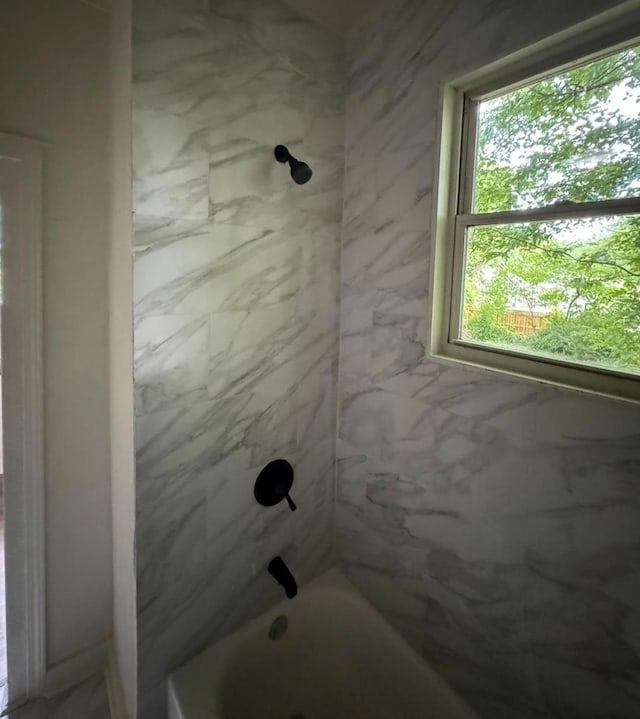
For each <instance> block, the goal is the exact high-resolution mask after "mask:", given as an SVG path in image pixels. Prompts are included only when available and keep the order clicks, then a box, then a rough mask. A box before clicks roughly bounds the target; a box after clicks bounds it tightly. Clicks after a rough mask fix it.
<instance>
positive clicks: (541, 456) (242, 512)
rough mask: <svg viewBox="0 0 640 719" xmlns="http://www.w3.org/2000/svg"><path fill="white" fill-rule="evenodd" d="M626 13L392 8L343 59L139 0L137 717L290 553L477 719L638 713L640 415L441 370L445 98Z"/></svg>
mask: <svg viewBox="0 0 640 719" xmlns="http://www.w3.org/2000/svg"><path fill="white" fill-rule="evenodd" d="M614 4H615V3H612V2H608V1H606V0H599V1H597V2H596V1H595V0H584V1H583V2H581V3H576V2H573V1H571V0H554V1H553V2H551V0H539V1H538V2H535V3H522V4H518V6H517V7H516V4H515V3H513V2H512V1H511V0H457V1H454V2H450V1H447V2H445V1H444V0H431V1H430V2H422V1H420V0H383V2H382V3H381V4H380V5H381V6H380V8H379V9H377V10H376V9H375V8H373V7H372V12H371V13H370V16H369V18H368V19H367V21H366V22H363V23H361V24H360V25H359V26H358V27H357V28H356V29H355V32H354V33H352V35H351V37H350V38H349V40H348V43H347V49H348V59H347V61H345V60H344V59H343V55H342V50H341V45H340V44H339V43H338V42H337V41H334V40H332V39H330V38H329V37H328V36H327V35H326V34H325V32H324V31H322V30H321V29H319V28H318V27H317V26H316V25H314V24H313V23H311V22H309V21H308V20H305V19H303V18H301V17H300V16H298V15H296V14H295V13H293V12H292V11H291V10H289V9H288V8H287V7H286V6H285V5H283V4H281V3H280V2H278V1H276V0H252V1H248V0H235V1H231V0H230V1H229V2H218V1H216V0H214V1H213V2H211V3H207V2H202V0H134V37H133V62H134V79H133V93H134V108H133V113H134V126H135V137H134V175H135V211H136V237H135V242H136V246H135V255H136V257H135V269H134V273H135V274H134V285H135V288H134V289H135V298H136V305H135V338H136V367H135V373H136V383H135V384H136V403H137V414H138V418H137V432H136V444H137V449H138V457H137V480H136V485H137V573H138V577H137V581H138V602H139V607H138V611H139V616H138V635H139V636H138V641H139V662H140V668H139V675H140V676H139V679H140V719H151V718H153V719H158V718H161V717H163V716H164V712H165V711H166V709H165V706H164V696H165V679H166V675H167V673H168V672H169V671H171V670H173V669H174V668H175V667H177V666H178V665H180V664H181V663H182V662H183V661H185V660H186V659H187V658H189V657H190V656H192V655H194V654H195V653H196V652H197V651H198V650H199V649H200V648H201V647H202V646H203V645H204V644H206V643H208V642H209V641H211V640H214V639H216V638H219V637H221V636H222V635H224V634H227V633H228V632H230V631H231V630H233V629H234V628H235V627H236V626H238V625H239V624H241V623H242V622H243V621H244V620H245V619H246V618H248V617H249V616H252V615H256V614H259V613H260V612H261V611H262V610H263V609H264V608H265V607H266V606H267V605H271V604H274V603H275V602H276V601H277V600H278V599H279V598H280V597H281V593H280V590H279V588H278V587H277V585H276V584H275V582H274V581H273V580H272V579H271V577H269V576H268V573H267V571H266V565H267V563H268V560H269V559H270V558H271V557H272V556H274V555H275V554H278V553H281V554H282V555H283V557H284V559H285V561H286V562H287V564H288V565H289V566H290V567H291V569H292V570H293V572H294V574H295V575H296V577H297V579H299V580H301V582H304V581H305V580H307V579H309V578H310V577H312V576H314V575H315V574H317V573H319V572H320V571H321V570H322V569H324V568H325V567H326V566H328V565H331V564H336V563H338V564H339V565H340V567H341V568H342V569H343V570H344V571H345V572H346V574H347V575H348V576H349V578H350V579H351V580H352V581H353V582H354V583H355V584H356V585H357V586H358V587H359V588H360V590H361V591H362V592H363V593H364V595H365V596H366V597H367V598H368V599H369V600H371V601H372V602H373V603H374V604H375V605H377V606H378V608H379V609H380V610H381V611H382V613H383V614H385V615H386V617H387V618H388V619H389V620H390V621H391V622H392V623H393V624H395V626H396V627H397V628H398V629H399V630H400V631H401V632H402V633H403V634H404V635H405V636H406V637H407V639H408V640H409V641H410V642H411V643H412V644H413V645H414V646H415V647H416V648H417V649H418V650H419V651H420V652H422V653H423V654H424V655H425V656H426V657H427V658H428V660H429V661H430V663H431V664H432V665H434V666H435V667H436V668H437V669H438V670H439V671H440V672H441V673H442V674H443V676H444V677H445V678H446V679H447V680H448V681H449V682H450V683H452V684H453V685H454V686H455V687H456V688H457V690H458V691H460V693H461V694H462V695H463V697H464V698H465V699H466V700H467V701H468V702H469V703H470V704H471V705H472V706H473V707H474V708H475V709H476V710H477V712H478V714H479V715H480V716H481V717H482V718H483V719H485V718H487V719H488V718H489V717H491V719H506V718H507V717H508V719H534V718H536V719H542V718H543V717H544V718H545V719H546V718H549V717H551V718H552V719H605V718H606V719H632V718H636V717H638V716H640V689H639V688H638V677H640V660H639V657H638V655H639V653H640V639H639V638H638V637H639V636H640V431H639V430H638V427H640V410H638V408H637V407H632V406H625V405H623V404H616V403H614V402H607V401H606V400H597V399H588V398H586V397H584V396H580V395H578V394H574V393H569V392H564V391H560V390H554V389H552V388H549V387H544V386H542V385H534V384H528V383H524V382H515V381H509V380H508V379H503V378H500V377H499V376H497V375H495V374H486V373H481V372H477V371H466V370H464V369H461V368H455V367H451V366H446V365H442V364H437V363H434V362H433V361H431V360H429V359H428V357H427V355H426V347H427V338H428V332H429V326H428V325H429V322H428V312H427V303H428V287H429V279H428V278H429V255H430V250H431V247H430V245H431V238H430V232H429V230H430V226H431V206H432V189H433V165H434V147H435V142H436V114H437V109H438V93H439V87H440V84H441V82H442V81H443V80H444V79H447V78H450V77H452V76H455V74H456V73H458V72H461V71H463V70H465V69H468V68H469V67H474V66H480V65H483V64H485V63H487V62H488V61H490V60H492V59H495V58H496V57H497V56H499V55H501V54H504V53H507V52H510V51H513V50H516V49H518V48H521V47H524V46H526V45H528V44H530V43H532V42H535V41H537V40H539V39H541V38H543V37H545V36H547V35H549V34H551V33H553V32H555V31H558V30H561V29H563V28H566V27H568V26H570V25H571V24H573V23H575V22H579V21H580V20H582V19H584V18H586V17H588V16H589V15H591V14H593V13H596V12H600V11H603V10H605V9H608V8H610V7H611V6H613V5H614ZM347 79H348V87H345V85H344V84H343V83H344V82H346V80H347ZM345 94H346V151H345V147H344V146H343V138H344V137H345V134H344V133H345V127H344V122H345V112H344V109H345V106H344V103H345ZM278 143H284V144H286V145H288V146H289V148H290V149H291V152H292V153H293V154H294V155H295V156H297V157H300V158H302V159H304V160H305V161H307V162H308V163H309V164H310V166H311V168H312V169H313V172H314V176H313V178H312V180H311V181H310V182H309V183H308V184H307V185H305V186H303V187H298V186H296V185H295V184H294V183H293V182H292V180H291V178H290V176H289V172H288V168H286V167H284V166H282V165H279V164H278V163H277V162H276V161H275V160H274V158H273V155H272V150H273V147H274V146H275V145H276V144H278ZM345 157H346V174H345V175H344V188H343V184H342V183H343V162H344V161H345ZM343 197H344V208H343ZM341 222H342V229H340V225H341ZM341 233H342V234H341ZM340 237H342V247H341V246H340ZM340 267H341V269H339V268H340ZM338 318H340V332H341V335H340V338H339V340H340V391H339V395H338V396H336V393H337V391H336V373H337V355H338ZM336 403H337V406H338V421H339V426H338V447H337V457H338V477H337V497H336V502H335V507H334V497H333V479H334V477H333V462H334V459H335V457H336V448H335V447H334V437H335V433H336V426H335V419H334V418H335V407H336ZM279 456H283V457H286V458H287V459H289V460H290V461H291V462H292V464H293V465H294V466H295V468H296V482H295V484H294V487H293V498H294V500H295V501H296V503H297V504H298V507H299V509H298V511H297V512H296V513H294V514H291V513H290V512H289V511H288V509H286V507H284V506H280V507H278V508H273V509H264V508H261V507H259V506H258V505H257V504H255V503H254V501H253V497H252V487H253V481H254V479H255V477H256V476H257V474H258V471H259V470H260V468H261V467H262V466H263V465H264V464H266V463H267V462H268V461H269V460H271V459H275V458H276V457H279ZM334 509H335V516H334ZM334 530H335V531H336V539H337V541H336V543H335V547H334V542H333V539H334V537H333V531H334Z"/></svg>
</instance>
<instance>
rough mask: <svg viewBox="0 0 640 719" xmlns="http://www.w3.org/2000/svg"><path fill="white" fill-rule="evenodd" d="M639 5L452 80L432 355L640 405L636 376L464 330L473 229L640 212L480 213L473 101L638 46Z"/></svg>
mask: <svg viewBox="0 0 640 719" xmlns="http://www.w3.org/2000/svg"><path fill="white" fill-rule="evenodd" d="M639 11H640V0H630V1H629V2H626V3H622V4H621V5H620V6H618V7H616V8H614V9H612V10H610V11H607V12H605V13H602V14H600V15H598V16H596V17H594V18H590V19H589V20H588V21H586V22H583V23H581V24H579V25H576V26H574V27H572V28H569V29H567V30H564V31H562V32H560V33H556V34H555V35H554V36H552V37H550V38H547V39H545V40H543V41H542V42H539V43H536V44H535V45H533V46H530V47H528V48H524V49H523V50H519V51H518V52H516V53H512V54H511V55H509V56H507V57H503V58H501V59H499V60H496V61H495V62H492V63H490V64H489V65H486V66H485V67H484V68H480V69H474V70H472V71H470V72H467V73H466V74H464V75H462V76H459V77H458V78H457V79H455V80H453V81H451V82H448V83H446V84H445V85H444V86H443V88H442V94H441V102H440V111H439V118H438V126H439V129H438V132H439V135H438V143H437V157H436V171H435V176H436V178H437V185H436V192H435V193H434V212H433V216H434V217H433V238H434V242H433V248H432V263H431V264H432V276H431V280H432V288H433V291H432V292H431V300H430V303H431V307H430V310H431V320H432V322H431V327H432V330H431V341H430V347H429V356H430V357H431V359H434V360H436V361H443V362H446V363H447V364H451V363H459V364H464V365H466V366H467V367H469V368H475V369H484V370H488V371H490V372H492V373H501V374H506V375H510V376H511V377H518V378H522V379H530V380H532V381H534V382H539V383H540V382H543V383H550V384H554V385H557V386H560V387H564V388H569V389H575V390H579V391H584V392H589V393H595V394H598V395H602V396H606V397H611V398H614V399H622V400H625V401H629V400H631V401H640V379H639V378H638V377H636V376H635V375H632V374H627V373H624V372H617V371H615V370H608V369H606V368H598V367H592V366H590V365H580V364H578V363H574V362H571V361H563V360H559V359H555V358H545V357H541V356H537V355H534V354H526V355H525V354H523V353H521V352H517V351H513V350H511V349H506V348H504V349H503V348H498V347H491V346H488V345H474V344H473V343H469V342H463V341H461V340H460V339H459V338H458V337H459V332H458V331H457V330H459V327H458V324H459V322H460V320H461V314H462V313H461V309H462V308H461V302H462V287H463V269H464V254H465V241H464V240H465V229H466V227H471V226H477V225H495V224H506V223H514V222H524V221H544V220H555V219H569V218H576V217H587V216H602V215H607V214H615V215H621V214H632V213H638V212H640V198H638V197H632V198H622V199H614V200H603V201H599V202H589V203H567V204H564V203H558V204H555V205H551V206H549V207H539V208H532V209H530V210H517V211H509V212H494V213H482V214H480V213H471V189H470V188H471V185H472V183H471V182H470V181H469V174H470V173H469V172H468V167H469V165H473V164H475V163H474V162H473V161H472V160H471V159H470V152H471V151H472V149H473V137H472V136H473V128H471V127H470V126H471V125H472V124H473V117H474V105H476V103H475V100H474V99H471V100H470V98H478V97H485V96H491V94H492V93H493V94H496V95H497V94H501V93H502V92H505V91H508V90H510V89H512V88H515V87H518V86H522V85H524V84H529V83H530V82H532V81H533V80H534V79H536V78H537V77H544V76H549V75H550V74H551V73H555V72H559V71H562V70H563V69H565V68H567V67H574V66H577V65H579V64H582V63H584V62H585V61H586V60H591V59H594V58H597V57H601V56H605V55H608V54H610V53H612V52H614V51H615V50H616V49H619V48H622V47H626V46H629V45H630V44H631V43H632V42H637V40H635V38H637V37H638V35H639V32H640V12H639ZM631 38H634V40H633V41H632V40H631ZM463 119H464V120H465V122H463ZM470 121H471V122H470ZM465 170H466V171H465Z"/></svg>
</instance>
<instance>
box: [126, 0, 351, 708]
mask: <svg viewBox="0 0 640 719" xmlns="http://www.w3.org/2000/svg"><path fill="white" fill-rule="evenodd" d="M133 66H134V78H133V103H134V107H133V122H134V147H133V152H134V194H135V198H134V209H135V227H136V232H135V267H134V295H135V352H136V358H135V392H136V397H135V399H136V412H137V426H136V447H137V467H136V474H137V479H136V486H137V528H136V529H137V531H136V544H137V577H138V602H139V607H138V613H139V616H138V633H139V636H138V642H139V643H138V653H139V687H140V719H151V718H152V719H159V718H161V717H162V716H164V714H165V712H166V708H165V705H164V695H165V680H166V675H167V673H168V672H169V671H171V670H173V669H174V668H176V667H177V666H179V665H180V664H182V663H183V662H184V661H185V660H186V659H187V658H188V657H190V656H191V655H193V654H194V653H196V652H197V651H198V650H199V649H200V648H201V647H202V646H203V645H205V644H206V643H208V642H209V641H211V640H213V639H215V638H217V637H220V636H221V635H222V634H224V633H226V632H228V631H230V630H232V629H233V628H234V627H235V626H237V625H238V624H239V623H240V622H242V621H243V620H244V619H246V618H247V617H248V616H250V615H253V614H257V613H259V612H260V611H262V610H263V609H264V608H265V605H267V604H269V603H271V602H274V601H276V600H278V599H279V598H280V596H281V591H280V589H279V588H278V587H277V585H275V583H274V582H273V580H272V579H271V577H269V576H268V575H267V572H266V565H267V563H268V561H269V560H270V559H271V558H272V557H273V556H274V555H276V554H282V556H283V557H284V558H285V560H286V561H287V562H288V564H289V566H290V567H291V569H292V571H293V573H294V574H295V575H296V577H297V578H298V579H299V581H304V580H305V579H308V578H311V577H312V576H313V575H315V574H316V573H318V572H319V571H321V570H322V569H323V568H324V567H325V566H327V565H329V564H330V563H331V562H332V551H333V525H332V511H333V484H334V464H335V434H336V429H335V405H336V380H337V357H338V339H339V332H338V320H339V312H338V302H339V253H340V227H341V213H342V196H343V191H342V183H343V162H344V102H345V92H346V64H345V58H344V51H343V47H342V46H341V45H339V44H338V43H337V41H335V40H333V39H332V38H330V37H329V36H328V35H327V33H326V32H325V31H324V30H322V29H320V28H319V27H318V26H316V25H315V24H314V23H312V22H310V21H309V20H306V19H303V18H302V17H300V16H298V15H296V14H295V13H294V12H293V11H292V10H290V9H289V8H288V7H287V6H286V5H284V4H283V3H281V2H280V1H279V0H232V1H231V0H229V1H221V0H220V1H219V0H212V2H211V3H208V2H202V1H201V0H134V35H133ZM278 143H284V144H287V145H288V146H289V147H290V149H291V151H292V152H293V154H294V155H297V156H299V157H301V158H302V159H304V160H306V161H307V162H308V163H309V164H310V166H311V167H312V169H313V172H314V175H313V178H312V180H311V181H310V182H309V183H308V184H307V185H304V186H297V185H295V184H294V183H293V182H292V180H291V178H290V176H289V174H288V170H287V168H286V167H284V166H283V165H280V164H278V163H277V162H276V161H275V160H274V158H273V147H274V146H275V145H276V144H278ZM278 457H286V458H288V459H289V460H290V461H291V462H292V464H293V465H294V467H295V470H296V482H295V485H294V489H293V496H294V499H295V500H296V502H297V504H298V507H299V509H298V511H297V512H295V513H294V514H292V513H291V512H289V510H288V509H286V508H284V507H277V508H270V509H264V508H261V507H259V506H258V505H257V504H256V503H255V501H254V499H253V482H254V480H255V477H256V476H257V474H258V472H259V470H260V468H261V467H262V466H263V465H264V464H265V463H267V462H268V461H270V460H272V459H275V458H278Z"/></svg>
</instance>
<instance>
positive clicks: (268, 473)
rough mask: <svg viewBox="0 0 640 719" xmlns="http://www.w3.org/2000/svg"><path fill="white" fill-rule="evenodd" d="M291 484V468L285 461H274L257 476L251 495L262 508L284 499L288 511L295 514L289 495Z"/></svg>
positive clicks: (293, 504)
mask: <svg viewBox="0 0 640 719" xmlns="http://www.w3.org/2000/svg"><path fill="white" fill-rule="evenodd" d="M292 484H293V467H292V466H291V465H290V464H289V462H287V460H286V459H274V460H273V462H269V464H268V465H267V466H266V467H264V469H263V470H262V471H261V472H260V474H259V475H258V478H257V479H256V483H255V485H254V487H253V495H254V497H255V498H256V501H257V502H258V504H261V505H262V506H263V507H273V505H274V504H278V503H279V502H282V500H283V499H286V500H287V504H288V505H289V509H290V510H291V511H292V512H295V510H296V505H295V503H294V501H293V500H292V499H291V495H290V494H289V491H290V490H291V486H292Z"/></svg>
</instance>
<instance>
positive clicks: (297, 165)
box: [273, 145, 313, 185]
mask: <svg viewBox="0 0 640 719" xmlns="http://www.w3.org/2000/svg"><path fill="white" fill-rule="evenodd" d="M273 154H274V155H275V156H276V160H277V161H278V162H288V163H289V167H290V168H291V177H292V178H293V181H294V182H295V183H296V185H304V184H305V182H309V180H310V179H311V175H312V174H313V173H312V172H311V168H310V167H309V165H307V163H306V162H302V161H301V160H296V158H295V157H294V156H293V155H292V154H291V153H290V152H289V150H288V149H287V148H286V147H285V146H284V145H277V146H276V148H275V150H274V151H273Z"/></svg>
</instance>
